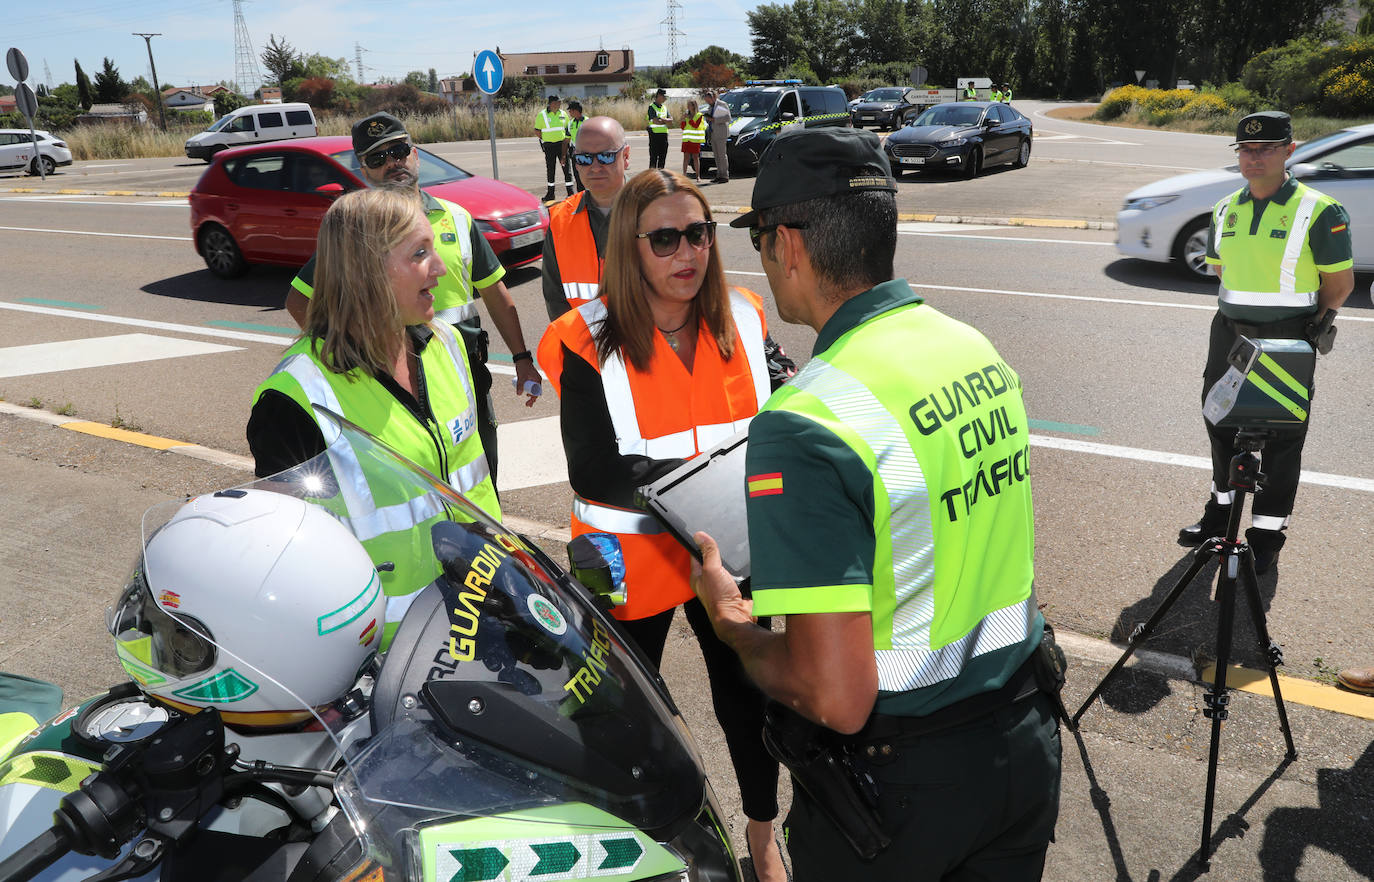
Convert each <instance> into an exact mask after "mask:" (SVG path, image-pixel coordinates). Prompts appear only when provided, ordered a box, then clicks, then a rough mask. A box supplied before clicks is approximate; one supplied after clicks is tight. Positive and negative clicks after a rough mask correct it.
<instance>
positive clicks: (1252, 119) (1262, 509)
mask: <svg viewBox="0 0 1374 882" xmlns="http://www.w3.org/2000/svg"><path fill="white" fill-rule="evenodd" d="M1232 146H1233V147H1235V148H1236V153H1237V154H1238V158H1239V162H1240V173H1241V175H1242V176H1244V178H1245V181H1246V185H1245V186H1244V187H1242V188H1240V189H1239V190H1237V191H1236V192H1235V193H1232V194H1231V195H1230V196H1227V197H1226V198H1225V199H1222V200H1221V201H1220V202H1218V203H1217V204H1216V205H1215V206H1214V207H1213V209H1212V221H1211V231H1210V234H1209V235H1208V239H1207V263H1209V264H1211V265H1212V266H1213V268H1214V272H1216V274H1217V275H1218V276H1220V277H1221V286H1220V292H1219V296H1218V298H1217V313H1216V316H1215V317H1214V318H1213V320H1212V331H1211V338H1210V340H1209V342H1208V349H1207V365H1206V367H1205V369H1204V370H1203V378H1202V396H1203V399H1204V401H1205V400H1206V396H1207V392H1208V390H1210V389H1211V388H1212V386H1213V384H1215V383H1216V381H1217V380H1219V379H1220V378H1221V376H1222V375H1223V374H1224V373H1225V372H1226V368H1227V362H1226V356H1227V354H1228V353H1229V352H1230V351H1231V346H1232V344H1234V343H1235V340H1236V337H1237V335H1244V336H1246V337H1249V338H1251V339H1308V340H1309V341H1310V342H1312V343H1313V344H1314V345H1317V347H1318V351H1319V352H1326V351H1329V350H1330V342H1331V336H1332V335H1333V333H1334V329H1332V328H1331V324H1330V323H1331V321H1332V320H1333V319H1334V318H1335V312H1336V310H1337V309H1339V308H1340V306H1341V305H1342V304H1343V303H1345V298H1346V297H1348V296H1349V295H1350V291H1351V289H1353V288H1354V286H1355V273H1354V269H1353V266H1354V263H1353V260H1352V254H1351V244H1350V229H1349V223H1350V218H1349V216H1348V215H1347V214H1346V211H1345V209H1344V208H1343V207H1342V206H1341V204H1340V203H1339V202H1337V201H1336V200H1334V199H1332V198H1331V197H1329V196H1327V195H1325V194H1323V193H1321V192H1319V191H1317V190H1314V189H1312V188H1311V187H1308V186H1307V185H1306V184H1303V183H1301V182H1300V181H1298V180H1297V179H1296V178H1294V177H1293V176H1292V175H1290V174H1289V173H1288V170H1287V168H1286V167H1285V163H1286V161H1287V159H1288V157H1290V156H1292V155H1293V150H1294V149H1295V147H1296V145H1295V144H1294V143H1293V124H1292V120H1291V119H1290V118H1289V116H1288V114H1286V113H1281V112H1279V111H1276V110H1267V111H1263V112H1261V113H1252V114H1250V115H1249V116H1247V117H1245V118H1244V119H1242V120H1241V121H1240V123H1239V124H1238V125H1237V126H1236V141H1235V144H1233V145H1232ZM1323 338H1324V339H1323ZM1204 422H1205V421H1204ZM1206 426H1207V435H1208V438H1209V440H1210V441H1211V447H1212V497H1211V499H1209V500H1208V501H1207V505H1206V508H1205V509H1204V510H1203V515H1202V519H1201V520H1199V521H1198V522H1197V523H1196V524H1192V525H1190V526H1187V527H1184V528H1183V529H1182V530H1180V531H1179V534H1178V541H1179V543H1180V544H1181V545H1185V546H1195V545H1201V544H1202V543H1203V542H1206V541H1207V540H1208V539H1210V538H1212V537H1213V536H1220V535H1224V534H1225V532H1226V528H1227V526H1228V521H1229V519H1230V515H1231V504H1232V502H1233V499H1234V496H1235V493H1234V491H1232V490H1231V488H1230V485H1229V477H1228V471H1229V468H1230V462H1231V458H1232V457H1233V456H1234V455H1235V453H1236V450H1235V436H1236V431H1235V430H1234V429H1220V428H1217V427H1216V426H1213V425H1212V424H1211V423H1206ZM1306 438H1307V423H1306V422H1304V423H1303V424H1302V426H1301V427H1300V428H1297V429H1293V430H1285V431H1283V432H1282V433H1280V434H1279V435H1278V437H1276V438H1273V439H1271V440H1269V441H1267V442H1266V444H1265V447H1264V452H1263V469H1264V474H1265V476H1266V479H1267V480H1265V481H1264V482H1262V483H1261V485H1260V488H1261V489H1260V491H1259V492H1258V493H1256V494H1255V501H1254V507H1253V511H1252V513H1251V518H1250V522H1251V526H1250V528H1249V529H1248V530H1246V531H1245V538H1246V541H1248V542H1249V543H1250V547H1251V548H1252V549H1253V550H1254V554H1255V571H1256V572H1257V573H1260V574H1263V573H1265V572H1267V571H1268V570H1269V568H1270V567H1271V566H1273V563H1274V558H1275V557H1276V556H1277V555H1278V553H1279V549H1280V548H1282V547H1283V543H1284V541H1285V539H1286V534H1285V533H1284V530H1285V529H1287V527H1288V520H1289V516H1290V515H1291V514H1292V512H1293V500H1294V498H1295V497H1296V496H1297V492H1298V475H1299V473H1300V471H1301V470H1302V447H1303V442H1304V441H1305V440H1306Z"/></svg>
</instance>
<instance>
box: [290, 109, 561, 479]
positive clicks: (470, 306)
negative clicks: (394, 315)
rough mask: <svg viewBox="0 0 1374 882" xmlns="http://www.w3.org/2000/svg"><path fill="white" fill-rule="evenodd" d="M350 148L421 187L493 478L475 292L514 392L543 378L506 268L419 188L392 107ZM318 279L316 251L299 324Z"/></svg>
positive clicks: (446, 206) (295, 284) (294, 303)
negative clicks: (505, 351) (505, 355)
mask: <svg viewBox="0 0 1374 882" xmlns="http://www.w3.org/2000/svg"><path fill="white" fill-rule="evenodd" d="M353 152H354V153H356V154H357V156H358V170H359V172H360V173H361V174H362V176H363V178H364V180H366V181H367V182H368V184H369V185H371V186H373V187H384V188H394V189H399V190H405V191H410V192H415V193H418V195H419V198H420V200H421V203H422V206H423V208H424V211H425V216H426V217H427V218H429V222H430V224H431V225H432V226H433V228H434V250H435V252H436V253H437V254H438V255H439V257H440V258H441V259H442V260H443V262H444V265H445V266H446V267H448V272H447V273H445V274H444V275H443V276H442V277H440V279H439V282H438V284H436V285H435V287H434V314H435V317H436V318H437V319H439V320H440V321H444V322H448V323H449V324H451V325H454V326H455V327H457V329H458V331H459V332H460V333H461V335H462V337H463V342H464V344H465V346H464V348H465V349H466V350H467V354H468V362H469V364H470V368H471V372H472V381H473V385H474V387H475V389H474V391H475V393H476V396H477V427H478V432H479V434H480V435H481V438H482V446H483V449H484V450H485V452H486V457H487V464H488V468H489V470H490V472H491V479H492V481H493V482H495V481H496V466H497V459H498V457H497V450H496V415H495V412H494V410H493V408H492V402H491V372H490V371H489V370H487V332H486V331H484V330H483V329H482V320H481V319H480V318H479V317H478V315H477V302H476V301H477V297H478V296H480V297H481V299H482V304H483V305H484V306H485V307H486V308H487V312H488V313H489V314H490V315H491V320H492V323H493V324H494V325H496V330H497V333H499V334H500V335H501V339H502V340H504V341H505V343H506V345H507V346H508V347H510V351H511V353H512V354H513V357H514V359H515V376H516V379H517V380H518V384H517V388H516V390H515V393H516V394H517V395H518V394H521V392H522V390H527V389H532V388H534V387H533V386H529V385H527V384H529V383H534V384H539V383H542V381H543V378H542V377H541V376H540V374H539V370H538V369H537V368H536V367H535V366H534V357H533V356H532V355H530V353H529V351H528V350H527V349H526V348H525V336H524V332H523V331H522V330H521V328H520V316H519V314H518V313H517V312H516V309H515V301H514V300H512V299H511V296H510V292H509V291H507V290H506V285H505V282H503V281H502V278H504V277H505V275H506V269H505V267H503V266H502V265H501V262H500V261H499V260H497V258H496V255H495V254H494V253H493V252H492V250H491V245H490V244H488V243H487V240H486V237H485V236H483V235H482V232H481V231H480V230H478V229H477V225H476V224H475V223H474V222H473V220H472V215H470V214H468V213H467V210H466V209H464V208H463V207H462V206H461V205H456V204H454V203H452V202H447V201H445V200H443V199H437V198H435V197H433V196H431V195H429V194H428V193H426V192H425V191H424V190H421V189H419V187H420V177H419V174H420V155H419V154H418V153H417V152H416V151H415V148H414V147H413V146H412V145H411V143H410V136H409V135H408V134H407V133H406V130H405V126H404V125H402V124H401V121H400V120H399V119H397V118H396V117H394V116H392V115H391V114H389V113H374V114H372V115H371V116H369V117H366V118H365V119H362V120H359V121H358V122H356V123H354V125H353ZM314 285H315V257H314V256H311V258H310V260H309V262H307V263H306V265H305V266H304V267H303V268H302V269H301V271H300V272H299V273H298V274H297V275H296V278H294V279H293V280H292V281H291V290H290V291H288V292H287V294H286V311H287V312H288V313H290V314H291V317H292V318H293V319H295V320H296V324H297V325H298V326H299V327H300V328H302V329H304V328H305V327H306V324H307V320H306V310H307V308H308V307H309V305H310V298H311V297H312V296H313V294H314V292H315V288H314ZM475 295H476V296H475ZM535 398H536V396H535V395H532V394H528V393H526V400H525V403H526V405H527V406H533V405H534V401H535Z"/></svg>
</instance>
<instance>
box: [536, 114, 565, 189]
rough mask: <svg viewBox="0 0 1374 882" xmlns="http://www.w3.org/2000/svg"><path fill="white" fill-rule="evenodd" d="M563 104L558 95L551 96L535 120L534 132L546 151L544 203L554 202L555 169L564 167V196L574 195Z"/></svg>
mask: <svg viewBox="0 0 1374 882" xmlns="http://www.w3.org/2000/svg"><path fill="white" fill-rule="evenodd" d="M561 107H562V102H561V101H559V100H558V96H557V95H550V96H549V103H548V104H547V105H545V107H544V109H543V110H541V111H539V115H538V116H537V117H535V118H534V132H535V135H536V136H537V137H538V138H539V147H540V149H542V150H543V151H544V171H545V174H546V177H547V180H548V184H549V188H548V189H547V190H545V191H544V201H545V202H552V201H553V198H554V197H553V184H554V180H553V169H554V166H555V165H562V166H563V195H565V196H571V195H572V194H573V182H572V172H570V171H568V115H567V114H566V113H564V112H563V111H562V110H561V109H560V108H561Z"/></svg>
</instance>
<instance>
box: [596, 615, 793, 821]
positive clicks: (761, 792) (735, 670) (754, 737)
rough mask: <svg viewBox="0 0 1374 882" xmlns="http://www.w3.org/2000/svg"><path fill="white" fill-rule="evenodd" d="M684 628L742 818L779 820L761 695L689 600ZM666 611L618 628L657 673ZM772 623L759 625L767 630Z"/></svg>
mask: <svg viewBox="0 0 1374 882" xmlns="http://www.w3.org/2000/svg"><path fill="white" fill-rule="evenodd" d="M682 608H683V610H684V611H685V612H686V613H687V623H688V624H690V625H691V626H692V631H693V632H694V633H695V634H696V635H697V643H698V644H699V645H700V646H701V656H702V659H703V660H704V661H705V662H706V675H707V678H708V679H709V680H710V681H711V704H712V706H713V707H714V708H715V711H716V721H717V722H719V723H720V728H721V731H722V732H724V733H725V746H726V747H727V748H728V749H729V751H730V764H731V765H733V766H734V768H735V780H736V781H738V782H739V791H740V801H741V802H742V804H743V808H744V814H745V815H747V816H748V817H749V818H750V819H752V820H755V821H771V820H773V818H775V817H777V815H778V763H777V760H775V759H773V758H772V757H771V756H769V755H768V750H767V749H766V748H765V747H764V746H763V704H764V698H763V693H762V692H760V691H759V689H758V687H757V686H755V685H754V683H753V681H752V680H750V679H749V676H748V675H747V674H745V673H744V665H742V664H741V663H740V660H739V656H738V655H736V654H735V651H734V650H733V649H731V648H730V647H728V646H726V645H725V644H724V643H722V642H721V640H720V638H719V637H717V636H716V632H715V630H714V629H712V628H711V620H710V619H709V618H708V617H707V615H706V608H705V607H703V606H702V605H701V601H700V600H697V599H696V598H693V599H691V600H689V601H687V602H686V603H684V604H683V605H682ZM673 612H674V610H672V609H670V610H667V611H665V612H661V613H659V614H658V615H656V616H649V617H648V618H647V619H633V620H631V621H622V622H619V623H618V624H619V625H620V628H621V630H622V631H624V632H625V634H626V635H628V636H629V637H630V639H632V640H634V642H635V643H636V644H637V645H638V646H639V648H640V650H641V651H642V652H643V653H644V654H645V655H646V656H647V657H648V658H649V661H651V662H653V664H654V667H658V666H659V665H660V664H661V663H662V661H663V645H664V643H665V642H667V639H668V627H669V626H670V625H671V624H672V622H673ZM769 622H770V620H769V619H767V618H761V619H759V625H760V626H761V627H764V628H767V627H768V626H769Z"/></svg>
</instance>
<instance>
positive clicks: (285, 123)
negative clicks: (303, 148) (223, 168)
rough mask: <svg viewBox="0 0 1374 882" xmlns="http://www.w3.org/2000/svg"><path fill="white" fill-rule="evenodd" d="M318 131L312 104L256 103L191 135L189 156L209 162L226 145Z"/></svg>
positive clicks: (311, 135)
mask: <svg viewBox="0 0 1374 882" xmlns="http://www.w3.org/2000/svg"><path fill="white" fill-rule="evenodd" d="M317 134H319V129H318V128H316V126H315V111H313V110H311V109H310V105H309V104H303V103H295V104H254V105H252V106H250V107H240V108H239V109H238V110H234V111H231V112H229V113H226V114H225V115H224V116H222V117H220V118H219V119H218V120H217V121H216V122H215V124H214V125H212V126H210V128H208V129H206V130H205V131H203V132H201V133H200V134H199V135H192V136H191V138H190V140H188V141H187V142H186V155H187V156H188V157H189V158H191V159H203V160H205V161H206V162H209V161H210V158H211V157H212V156H214V155H215V154H216V153H218V152H219V151H221V150H223V149H225V148H226V147H242V146H243V145H244V144H262V143H265V142H267V141H285V140H287V139H289V138H310V137H313V136H315V135H317Z"/></svg>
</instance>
